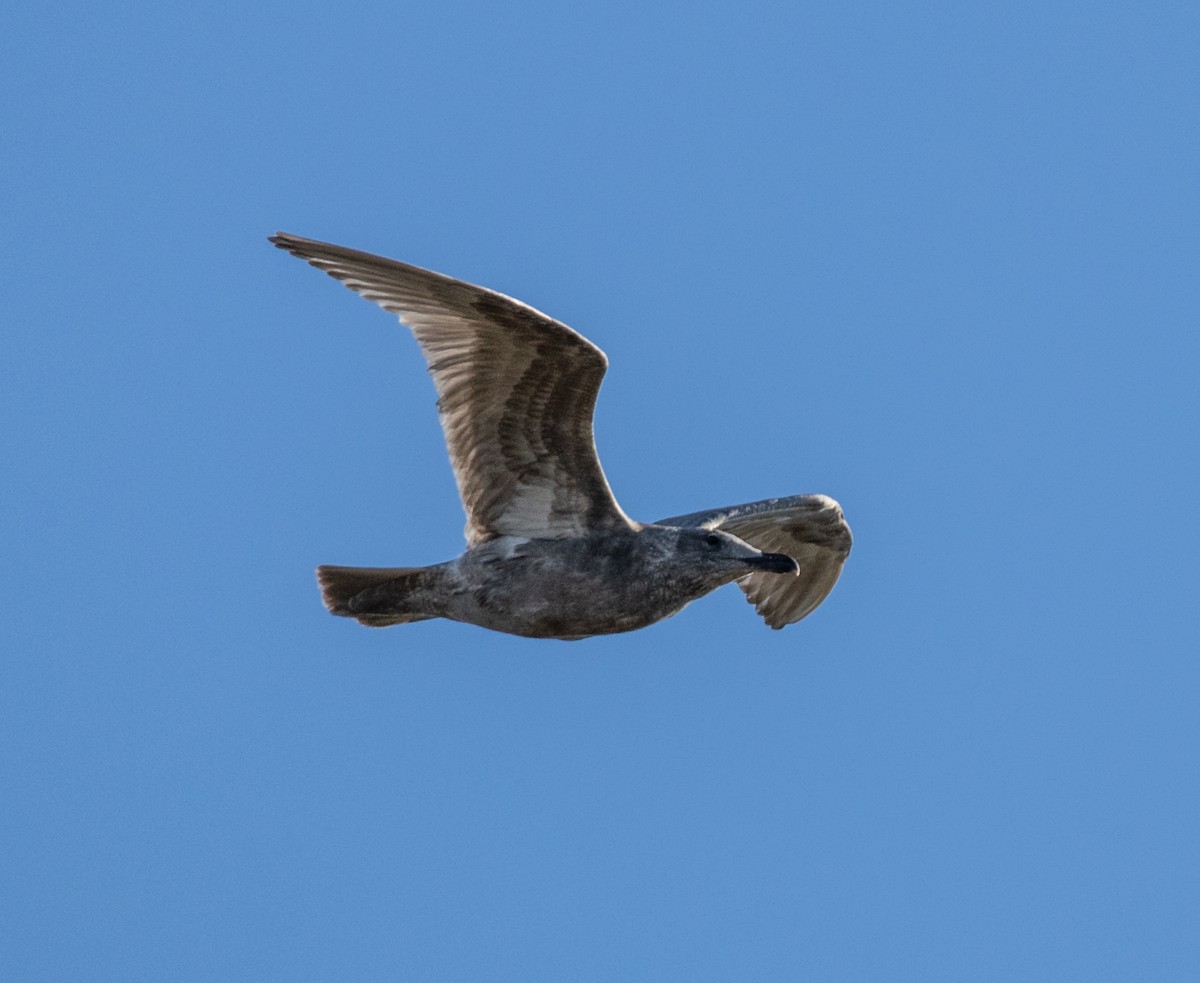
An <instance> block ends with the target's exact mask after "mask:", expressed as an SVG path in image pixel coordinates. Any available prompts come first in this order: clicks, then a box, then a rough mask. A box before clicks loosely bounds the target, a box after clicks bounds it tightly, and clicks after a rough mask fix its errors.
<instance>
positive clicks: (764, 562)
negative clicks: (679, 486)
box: [270, 232, 851, 640]
mask: <svg viewBox="0 0 1200 983" xmlns="http://www.w3.org/2000/svg"><path fill="white" fill-rule="evenodd" d="M270 241H271V242H273V243H274V244H275V245H276V246H278V247H279V248H280V249H284V250H286V251H287V252H289V253H291V254H292V255H293V256H297V257H299V258H300V259H303V260H306V261H307V262H308V263H310V264H311V265H313V266H315V267H316V268H317V269H319V270H324V271H325V272H326V273H328V274H329V275H330V276H333V277H335V278H337V279H338V280H340V281H342V283H344V284H345V285H346V286H347V287H349V288H350V289H351V290H353V291H355V292H356V293H358V294H360V295H361V296H363V297H365V298H366V299H367V300H371V301H374V302H375V303H376V304H378V305H379V306H380V307H382V308H383V309H384V310H386V311H389V312H391V313H392V314H395V315H396V316H397V317H398V318H399V319H400V321H401V323H403V324H404V325H406V326H407V327H408V328H409V329H410V330H411V331H412V333H413V334H414V335H415V336H416V339H417V343H418V344H419V346H420V348H421V352H422V354H423V355H424V357H425V360H426V362H427V363H428V366H429V373H430V375H431V376H432V377H433V382H434V387H435V388H436V390H437V394H438V402H437V406H438V413H439V415H440V417H441V424H442V430H443V432H444V434H445V437H446V444H447V447H448V450H449V453H450V461H451V464H452V466H453V468H454V477H455V479H456V481H457V483H458V492H459V496H460V497H461V498H462V503H463V507H464V509H465V510H466V514H467V525H466V529H465V534H466V539H467V549H466V551H465V552H464V553H463V554H462V555H461V556H459V557H458V558H457V559H455V560H450V561H448V562H446V563H439V564H436V565H434V566H428V567H340V566H321V567H318V568H317V580H318V583H319V585H320V587H321V592H322V597H323V600H324V602H325V606H326V607H327V608H328V609H329V611H330V612H331V613H333V614H336V615H340V616H343V617H348V618H354V619H356V620H357V621H359V622H360V623H361V624H364V625H368V626H370V627H376V628H381V627H386V626H388V625H401V624H408V623H410V622H414V621H424V620H426V619H429V618H447V619H449V620H452V621H459V622H465V623H467V624H472V625H478V626H480V627H483V628H489V629H492V630H494V631H500V632H507V633H509V634H512V635H522V636H526V637H530V638H558V639H565V640H575V639H580V638H587V637H590V636H593V635H609V634H614V633H617V632H625V631H634V630H635V629H638V628H644V627H645V626H647V625H651V624H654V623H655V622H657V621H661V620H662V619H663V618H668V617H670V616H671V615H673V614H677V613H678V612H679V611H681V610H682V609H683V608H684V607H685V606H686V605H688V604H689V603H690V602H692V601H694V600H695V599H696V598H698V597H701V596H703V595H704V594H707V593H708V592H709V591H712V590H715V589H716V588H717V587H720V586H722V585H723V584H728V583H731V582H736V583H737V585H738V586H739V587H740V588H741V589H742V591H743V592H744V593H745V595H746V598H747V599H748V600H749V601H750V603H751V604H753V605H754V606H755V608H756V609H757V610H758V613H759V614H760V615H762V617H763V619H764V620H765V621H766V623H767V624H768V625H770V626H771V627H772V628H782V627H783V626H784V625H788V624H792V623H794V622H796V621H799V620H800V619H801V618H803V617H805V616H806V615H807V614H809V613H810V612H812V610H813V609H814V608H816V607H817V605H819V604H820V603H821V602H822V601H823V600H824V599H825V597H826V596H827V595H828V594H829V592H830V591H831V590H832V589H833V585H834V584H835V583H836V582H837V579H838V576H839V574H840V573H841V570H842V565H843V564H844V563H845V560H846V557H847V556H848V555H849V552H850V544H851V536H850V527H849V526H848V525H847V524H846V520H845V517H844V516H843V515H842V510H841V507H840V506H839V505H838V503H837V502H835V501H834V500H833V499H832V498H829V497H828V496H826V495H794V496H791V497H787V498H771V499H765V500H763V501H759V502H750V503H747V504H744V505H732V506H729V507H727V508H720V509H708V510H706V511H703V512H693V513H691V514H688V515H681V516H675V517H672V518H669V519H660V520H659V521H658V522H649V523H643V522H637V521H635V520H633V519H631V518H629V516H627V515H626V514H625V513H624V512H623V511H622V509H621V507H620V505H618V504H617V500H616V498H614V496H613V493H612V489H611V488H610V487H609V484H608V481H607V479H606V478H605V476H604V472H603V470H602V469H601V467H600V459H599V457H598V456H597V454H596V445H595V441H594V439H593V436H592V415H593V410H594V408H595V405H596V394H597V392H598V391H599V389H600V382H601V380H602V379H603V377H604V372H605V370H606V369H607V367H608V359H607V358H606V357H605V355H604V353H603V352H602V351H601V350H600V349H599V348H597V347H596V346H595V345H593V344H592V343H591V342H590V341H588V340H587V339H586V338H584V337H583V336H582V335H581V334H578V333H577V332H575V331H573V330H572V329H571V328H569V327H567V326H566V325H565V324H562V323H560V322H558V321H556V320H554V319H553V318H551V317H548V316H547V315H545V314H542V313H541V312H540V311H537V310H534V309H533V308H532V307H529V306H528V305H526V304H523V303H521V302H520V301H518V300H514V299H513V298H511V297H506V296H504V295H503V294H499V293H496V292H495V291H493V290H488V289H486V288H484V287H477V286H474V285H472V284H470V283H465V282H463V281H461V280H455V279H452V278H451V277H447V276H443V275H441V274H440V273H433V272H431V271H429V270H424V269H421V268H420V267H417V266H409V265H408V264H406V263H400V262H397V261H395V260H390V259H385V258H383V257H381V256H374V255H371V254H370V253H364V252H359V251H357V250H354V249H347V248H345V247H343V246H335V245H332V244H330V243H326V242H318V241H316V240H312V239H303V238H300V237H299V236H294V235H288V234H286V233H283V232H280V233H278V234H277V235H274V236H271V237H270ZM410 518H411V519H415V517H410Z"/></svg>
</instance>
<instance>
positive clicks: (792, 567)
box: [754, 553, 800, 577]
mask: <svg viewBox="0 0 1200 983" xmlns="http://www.w3.org/2000/svg"><path fill="white" fill-rule="evenodd" d="M754 566H756V567H759V568H760V569H762V570H767V571H769V572H770V573H790V574H791V575H792V576H793V577H798V576H800V564H799V563H797V562H796V561H795V560H794V559H792V558H791V557H790V556H788V555H787V554H786V553H764V554H763V555H762V556H760V557H758V558H757V560H756V562H755V563H754Z"/></svg>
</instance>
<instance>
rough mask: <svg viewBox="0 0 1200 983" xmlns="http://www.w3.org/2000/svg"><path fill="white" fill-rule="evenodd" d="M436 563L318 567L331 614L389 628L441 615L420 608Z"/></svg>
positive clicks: (319, 580) (375, 626)
mask: <svg viewBox="0 0 1200 983" xmlns="http://www.w3.org/2000/svg"><path fill="white" fill-rule="evenodd" d="M434 570H436V568H435V567H317V583H319V584H320V585H321V598H322V600H324V601H325V607H327V608H329V613H330V614H336V615H340V616H341V617H343V618H354V619H356V620H357V621H358V622H359V624H363V625H367V626H369V627H371V628H386V627H388V626H389V625H403V624H407V623H409V622H411V621H424V620H425V619H426V618H434V617H437V615H436V614H433V613H431V612H429V611H423V610H421V609H420V606H419V605H420V599H421V596H422V595H424V596H426V597H427V596H428V593H429V592H428V591H427V590H426V588H427V587H428V586H429V580H430V574H431V573H432V572H433V571H434Z"/></svg>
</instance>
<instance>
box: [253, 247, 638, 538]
mask: <svg viewBox="0 0 1200 983" xmlns="http://www.w3.org/2000/svg"><path fill="white" fill-rule="evenodd" d="M271 242H273V243H275V245H276V246H278V247H279V248H280V249H286V250H287V251H288V252H290V253H291V254H292V255H293V256H299V257H300V258H301V259H304V260H307V261H308V262H309V263H311V264H312V265H313V266H315V267H316V268H317V269H319V270H324V271H325V272H326V273H328V274H329V275H330V276H333V277H336V278H337V279H339V280H341V281H342V282H343V283H344V284H345V285H346V286H347V287H349V288H350V289H351V290H354V291H356V292H357V293H359V294H361V295H362V296H363V297H365V298H367V299H368V300H373V301H374V302H375V303H377V304H378V305H379V306H380V307H382V308H383V309H384V310H387V311H391V312H392V313H393V314H395V315H396V316H397V317H399V319H400V320H401V322H403V323H404V324H405V325H407V326H408V327H409V328H410V329H412V332H413V334H414V335H416V338H417V342H418V343H419V344H420V346H421V351H422V353H423V354H424V356H425V360H426V361H427V362H428V363H429V373H430V375H432V376H433V382H434V385H435V386H436V388H437V392H438V412H439V413H440V414H441V419H442V430H443V431H444V432H445V434H446V444H447V445H448V447H449V449H450V461H451V464H452V465H453V466H454V476H455V478H456V479H457V480H458V491H459V494H460V495H461V496H462V500H463V506H464V508H465V509H466V512H467V528H466V535H467V542H468V543H470V544H472V545H474V544H476V543H481V542H485V541H486V540H489V539H492V538H493V537H495V536H504V535H509V536H529V537H531V538H540V539H559V538H565V537H570V536H578V535H581V534H583V533H585V532H586V531H588V530H592V529H598V528H605V527H612V526H621V525H626V526H628V525H629V519H628V518H627V517H626V516H625V513H624V512H622V511H621V507H620V506H619V505H617V502H616V500H615V499H614V498H613V494H612V489H610V488H609V486H608V481H607V480H605V477H604V472H603V471H602V470H601V468H600V460H599V458H598V457H597V456H596V445H595V443H594V441H593V438H592V410H593V408H594V407H595V405H596V393H597V392H598V391H599V389H600V380H601V379H602V378H603V377H604V370H605V369H606V368H607V367H608V360H607V359H606V358H605V357H604V353H603V352H602V351H600V349H599V348H597V347H596V346H595V345H593V344H592V343H591V342H590V341H588V340H587V339H586V338H584V337H583V336H582V335H580V334H577V333H576V332H574V331H572V330H571V329H570V328H568V327H567V326H566V325H565V324H560V323H559V322H558V321H555V320H554V319H552V318H549V317H547V316H546V315H545V314H542V313H540V312H539V311H535V310H534V309H533V308H532V307H528V306H526V305H525V304H522V303H521V302H520V301H517V300H513V299H512V298H511V297H505V296H504V295H503V294H498V293H495V292H494V291H491V290H486V289H484V288H483V287H476V286H472V285H471V284H469V283H463V282H462V281H460V280H454V279H451V278H450V277H447V276H442V275H441V274H439V273H431V272H430V271H428V270H423V269H420V268H419V267H416V266H408V265H407V264H405V263H397V262H395V261H394V260H390V259H384V258H383V257H381V256H372V255H371V254H370V253H361V252H358V251H356V250H353V249H345V248H343V247H342V246H333V245H330V244H328V243H324V242H315V241H313V240H311V239H301V238H299V237H298V236H292V235H286V234H285V233H282V232H281V233H279V235H276V236H272V237H271Z"/></svg>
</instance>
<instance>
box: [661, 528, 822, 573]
mask: <svg viewBox="0 0 1200 983" xmlns="http://www.w3.org/2000/svg"><path fill="white" fill-rule="evenodd" d="M677 532H678V533H679V539H678V542H677V543H676V550H677V554H678V555H679V556H680V557H681V558H686V559H687V561H688V562H689V563H690V564H692V565H694V566H696V567H703V568H707V569H709V570H711V571H712V572H713V573H714V574H715V573H718V572H723V573H725V574H726V575H727V577H728V578H729V579H737V578H739V577H744V576H746V575H747V574H751V573H758V572H760V571H766V572H768V573H786V574H791V575H792V576H795V575H796V574H798V573H799V572H800V567H799V565H798V564H797V563H796V561H795V560H793V559H792V558H791V557H790V556H787V555H786V554H784V553H764V552H763V551H762V550H759V549H755V548H754V547H753V546H751V545H750V544H749V543H747V542H746V541H745V540H741V539H738V538H737V536H731V535H730V534H729V533H727V532H721V530H720V529H679V530H677Z"/></svg>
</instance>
